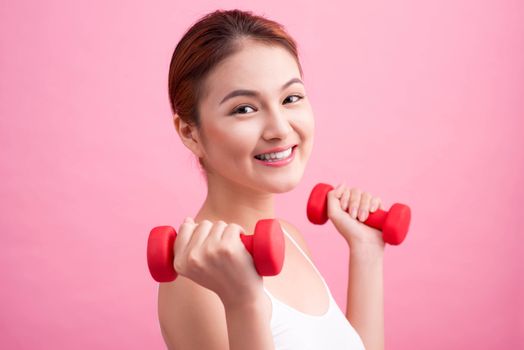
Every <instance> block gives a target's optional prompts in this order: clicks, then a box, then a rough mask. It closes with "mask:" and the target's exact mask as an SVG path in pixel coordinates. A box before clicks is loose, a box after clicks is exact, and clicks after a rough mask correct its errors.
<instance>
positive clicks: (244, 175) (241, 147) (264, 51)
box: [199, 40, 314, 193]
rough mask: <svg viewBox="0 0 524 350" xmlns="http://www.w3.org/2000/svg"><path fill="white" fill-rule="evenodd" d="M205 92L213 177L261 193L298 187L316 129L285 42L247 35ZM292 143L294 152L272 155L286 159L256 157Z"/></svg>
mask: <svg viewBox="0 0 524 350" xmlns="http://www.w3.org/2000/svg"><path fill="white" fill-rule="evenodd" d="M239 90H242V91H239ZM247 90H249V91H247ZM204 91H205V92H206V93H205V96H203V97H202V99H201V101H200V105H199V111H200V117H201V124H200V125H201V129H200V130H199V132H200V136H201V137H200V138H201V139H203V142H201V145H200V147H201V152H202V157H203V160H204V163H205V164H206V167H207V168H208V169H210V170H211V172H212V174H210V175H208V176H219V177H221V178H223V179H225V180H227V181H233V182H236V183H238V184H241V185H243V186H247V187H250V188H251V189H255V190H257V191H261V192H272V193H281V192H286V191H289V190H291V189H292V188H294V187H295V186H296V185H297V184H298V182H299V181H300V179H301V177H302V174H303V172H304V169H305V166H306V163H307V160H308V159H309V155H310V153H311V148H312V145H313V130H314V118H313V111H312V108H311V105H310V103H309V99H308V97H307V96H306V90H305V87H304V85H303V83H302V82H301V79H300V71H299V68H298V65H297V63H296V61H295V59H294V57H293V56H292V55H291V54H290V53H289V52H288V51H286V50H285V49H284V48H282V47H280V46H268V45H264V44H261V43H257V42H254V41H251V40H246V41H244V45H243V48H242V49H241V50H240V51H239V52H237V53H235V54H234V55H232V56H230V57H228V58H227V59H225V60H224V61H222V62H221V63H220V64H219V65H218V66H216V67H215V69H214V70H212V72H211V73H210V74H209V75H208V77H207V78H206V81H205V82H204ZM294 146H296V147H294ZM290 147H292V153H291V155H290V156H289V157H288V154H289V151H287V153H283V154H279V155H275V154H273V155H271V154H270V155H269V157H270V158H271V156H273V157H275V156H280V157H284V158H283V160H280V161H276V162H275V161H274V162H270V161H268V160H266V159H265V158H266V157H265V156H263V157H258V158H263V159H264V160H260V159H257V158H255V156H259V155H261V154H267V153H268V152H270V153H271V152H272V149H274V148H282V149H283V150H284V151H285V150H286V149H289V148H290ZM285 152H286V151H285ZM273 160H275V159H273Z"/></svg>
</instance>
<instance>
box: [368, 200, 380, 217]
mask: <svg viewBox="0 0 524 350" xmlns="http://www.w3.org/2000/svg"><path fill="white" fill-rule="evenodd" d="M380 202H381V200H380V198H379V197H373V198H372V199H371V206H370V207H369V211H370V212H371V213H373V212H375V211H376V210H377V209H378V208H379V206H380V205H381V203H380Z"/></svg>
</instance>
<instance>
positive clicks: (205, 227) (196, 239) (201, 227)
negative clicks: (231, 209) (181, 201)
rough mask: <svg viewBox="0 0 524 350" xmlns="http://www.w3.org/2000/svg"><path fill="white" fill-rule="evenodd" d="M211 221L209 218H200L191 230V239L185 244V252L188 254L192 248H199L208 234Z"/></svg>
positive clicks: (211, 225)
mask: <svg viewBox="0 0 524 350" xmlns="http://www.w3.org/2000/svg"><path fill="white" fill-rule="evenodd" d="M211 227H213V223H212V222H211V221H209V220H202V221H201V222H200V223H199V224H198V225H197V226H196V228H195V230H194V231H193V235H191V239H190V241H189V243H188V244H187V248H186V251H185V253H186V254H189V253H190V252H191V251H192V250H194V249H196V248H199V247H200V246H201V245H202V243H203V242H204V241H205V240H206V238H207V236H208V235H209V231H210V230H211Z"/></svg>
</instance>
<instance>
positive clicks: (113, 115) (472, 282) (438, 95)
mask: <svg viewBox="0 0 524 350" xmlns="http://www.w3.org/2000/svg"><path fill="white" fill-rule="evenodd" d="M215 3H216V2H214V1H200V2H195V1H184V2H181V1H179V2H175V1H163V2H159V1H154V2H149V1H133V2H129V1H127V2H117V1H100V2H99V3H98V4H94V3H93V2H92V1H73V2H71V1H32V2H30V1H7V2H6V1H3V2H2V6H1V8H2V9H1V10H0V33H1V34H0V35H1V42H0V45H1V55H0V77H1V78H0V115H1V119H0V123H1V124H0V150H1V151H0V179H1V185H0V197H1V208H0V213H1V214H0V232H1V238H2V242H1V248H0V249H1V252H0V272H1V277H2V287H1V288H0V310H1V311H0V344H2V345H1V346H2V348H5V349H69V348H75V349H92V348H98V349H109V348H111V349H161V348H164V345H163V341H162V338H161V334H160V330H159V326H158V323H157V314H156V292H157V284H156V283H154V281H153V280H152V279H151V277H150V275H149V272H148V270H147V265H146V259H145V253H146V251H145V248H146V240H147V235H148V234H149V230H150V229H151V228H152V227H153V226H157V225H164V224H168V225H173V226H178V225H179V223H180V221H181V220H182V219H183V217H184V216H186V215H193V214H195V212H196V210H197V209H198V208H199V205H200V204H201V202H202V201H203V199H204V195H205V187H204V184H203V182H202V180H201V178H200V177H199V174H198V170H197V167H196V166H195V162H194V161H193V160H192V159H193V158H192V156H191V155H190V153H189V152H188V151H187V150H186V149H185V148H184V146H183V145H182V143H181V142H180V140H179V139H178V136H177V135H176V132H175V130H174V128H173V125H172V123H171V115H170V109H169V104H168V98H167V72H168V65H169V60H170V58H171V54H172V51H173V49H174V47H175V45H176V43H177V41H178V40H179V39H180V38H181V36H182V34H183V32H184V31H185V30H186V29H187V28H188V27H189V26H190V25H191V24H192V23H193V22H194V21H196V20H197V19H198V18H199V17H200V16H202V15H203V14H205V13H207V12H209V11H212V10H214V9H216V8H217V6H216V5H215ZM234 7H238V8H241V9H247V10H253V11H255V12H256V13H258V14H262V15H266V16H268V17H269V18H271V19H274V20H277V21H279V22H281V23H283V24H284V25H285V26H286V28H287V29H288V31H289V32H290V33H291V34H292V35H293V36H294V37H295V38H296V39H297V41H298V43H299V50H300V54H301V59H302V63H303V66H304V70H305V81H306V86H307V89H308V92H309V96H310V98H311V99H312V104H313V108H314V111H315V116H316V137H315V148H314V151H313V154H312V157H311V160H310V163H309V165H308V168H307V169H306V173H305V176H304V179H303V181H302V182H301V183H300V185H299V186H298V187H297V188H296V189H295V190H294V191H292V192H290V193H287V194H284V195H281V196H280V197H279V198H278V215H279V216H280V217H283V218H286V219H287V220H289V221H291V222H293V223H294V224H295V225H296V226H297V227H299V229H300V230H301V231H302V232H303V233H304V235H305V237H306V239H307V241H308V242H309V243H310V244H311V249H312V251H313V254H314V257H315V261H316V262H317V264H318V266H319V268H320V270H321V271H322V272H323V273H324V276H325V278H326V279H327V281H328V283H329V284H330V286H331V288H332V291H333V293H334V295H335V297H336V299H337V301H338V303H339V305H340V306H341V307H342V308H343V309H344V308H345V291H346V289H345V288H346V281H347V274H346V273H347V258H348V251H347V248H346V247H345V246H344V245H343V244H341V243H342V240H341V238H339V237H338V235H337V234H336V232H335V231H334V228H333V226H332V225H331V224H328V225H325V226H323V227H316V226H313V225H312V224H310V223H309V222H308V221H307V219H306V216H305V203H306V200H307V197H308V195H309V191H310V190H311V188H312V187H313V186H314V184H316V183H317V182H319V181H324V182H330V183H333V184H336V183H338V182H340V181H342V180H344V181H346V182H347V183H348V184H349V185H351V186H357V187H360V188H362V189H364V190H366V191H368V192H370V193H372V194H373V195H376V196H380V197H381V198H382V199H383V202H384V204H385V206H386V207H387V208H389V207H390V206H391V205H392V204H393V203H395V202H401V203H406V204H409V205H410V206H411V208H412V211H413V220H412V224H411V227H410V233H409V235H408V237H407V239H406V241H405V242H404V244H403V245H401V246H398V247H387V248H386V253H385V254H386V257H385V320H386V324H385V326H386V348H387V349H399V350H400V349H402V350H407V349H473V348H474V349H477V350H480V349H516V348H518V347H519V346H520V348H523V346H524V320H523V318H524V316H523V314H524V311H523V310H524V305H523V302H522V298H523V287H524V283H523V276H524V268H523V262H522V254H523V248H522V233H523V228H524V225H523V224H522V221H521V218H522V217H519V215H521V212H522V208H523V205H522V198H523V195H524V186H523V184H522V180H523V179H524V152H523V150H524V137H523V136H524V121H523V120H524V99H523V96H524V3H523V2H522V1H519V0H514V1H501V0H493V1H465V0H460V1H457V0H453V1H451V0H446V1H442V0H433V1H422V2H421V1H418V0H411V1H408V0H404V1H396V2H390V1H370V2H357V1H353V2H346V1H336V2H335V1H333V2H329V3H325V6H321V5H320V3H319V2H317V1H307V2H304V1H256V2H250V1H222V2H221V4H220V6H219V8H223V9H230V8H234ZM519 236H520V237H519Z"/></svg>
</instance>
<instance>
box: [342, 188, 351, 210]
mask: <svg viewBox="0 0 524 350" xmlns="http://www.w3.org/2000/svg"><path fill="white" fill-rule="evenodd" d="M350 196H351V192H350V191H349V188H346V189H345V191H344V193H342V197H341V198H340V205H341V206H342V210H344V211H347V210H348V206H349V198H350Z"/></svg>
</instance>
